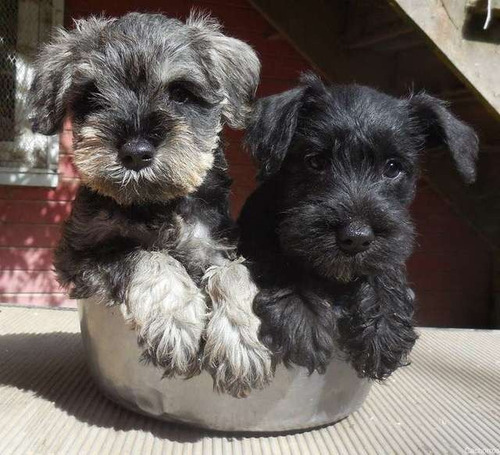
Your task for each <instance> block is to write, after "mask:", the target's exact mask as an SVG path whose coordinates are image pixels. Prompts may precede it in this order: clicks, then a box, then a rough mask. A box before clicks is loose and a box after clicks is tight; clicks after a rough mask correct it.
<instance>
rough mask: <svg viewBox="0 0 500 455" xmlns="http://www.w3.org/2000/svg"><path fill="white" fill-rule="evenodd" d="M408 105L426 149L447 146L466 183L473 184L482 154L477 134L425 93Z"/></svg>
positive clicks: (411, 99) (414, 98)
mask: <svg viewBox="0 0 500 455" xmlns="http://www.w3.org/2000/svg"><path fill="white" fill-rule="evenodd" d="M409 103H410V108H411V110H412V111H413V115H414V116H415V118H416V119H417V122H418V124H419V129H420V130H421V132H423V134H424V136H425V144H426V146H429V147H433V146H438V145H446V146H447V147H448V149H449V150H450V152H451V155H452V157H453V160H454V161H455V165H456V166H457V169H458V171H459V172H460V174H461V175H462V177H463V178H464V180H465V181H466V182H467V183H473V182H474V181H475V179H476V160H477V156H478V153H479V140H478V137H477V135H476V133H475V131H474V130H473V129H472V128H471V127H470V126H469V125H467V124H466V123H464V122H462V121H460V120H459V119H457V118H456V117H455V116H454V115H453V114H452V113H451V112H450V111H449V110H448V109H447V107H446V106H447V105H446V103H445V102H444V101H442V100H439V99H437V98H434V97H433V96H430V95H428V94H426V93H419V94H418V95H414V96H412V97H411V98H410V100H409Z"/></svg>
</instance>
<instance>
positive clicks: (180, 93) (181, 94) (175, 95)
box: [170, 85, 194, 104]
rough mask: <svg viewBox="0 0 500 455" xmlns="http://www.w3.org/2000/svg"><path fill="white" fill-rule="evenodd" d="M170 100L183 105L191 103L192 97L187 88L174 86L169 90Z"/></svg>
mask: <svg viewBox="0 0 500 455" xmlns="http://www.w3.org/2000/svg"><path fill="white" fill-rule="evenodd" d="M170 99H171V100H172V101H174V102H176V103H179V104H184V103H189V102H191V101H193V99H194V95H193V94H192V93H191V92H190V91H189V90H188V89H187V88H185V87H182V86H180V85H175V86H174V87H172V88H171V89H170Z"/></svg>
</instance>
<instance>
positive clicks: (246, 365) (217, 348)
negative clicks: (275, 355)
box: [204, 314, 273, 398]
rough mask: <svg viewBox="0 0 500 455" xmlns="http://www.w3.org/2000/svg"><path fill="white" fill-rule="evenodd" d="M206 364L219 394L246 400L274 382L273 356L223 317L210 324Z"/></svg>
mask: <svg viewBox="0 0 500 455" xmlns="http://www.w3.org/2000/svg"><path fill="white" fill-rule="evenodd" d="M204 364H205V365H206V368H207V370H208V371H209V372H210V374H211V375H212V377H213V379H214V389H215V390H216V391H217V392H223V393H228V394H230V395H232V396H234V397H236V398H243V397H246V396H248V395H249V394H250V392H251V391H252V390H253V389H262V388H264V387H265V386H266V385H267V384H269V382H270V381H271V379H272V376H273V372H272V365H271V354H270V352H269V351H268V350H267V349H266V348H265V346H263V345H262V344H261V343H260V342H259V340H258V339H257V338H256V337H253V336H252V335H251V334H250V333H248V332H247V331H246V330H245V329H244V328H243V329H242V327H241V326H240V325H238V324H236V325H235V324H233V323H232V322H231V321H230V320H228V318H226V317H225V316H224V315H222V314H214V316H213V317H212V319H211V320H210V322H209V323H208V327H207V333H206V344H205V357H204Z"/></svg>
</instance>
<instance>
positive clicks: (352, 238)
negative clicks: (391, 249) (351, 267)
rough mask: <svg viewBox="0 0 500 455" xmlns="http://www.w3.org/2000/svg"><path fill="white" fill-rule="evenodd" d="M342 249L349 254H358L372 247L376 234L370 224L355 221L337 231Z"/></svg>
mask: <svg viewBox="0 0 500 455" xmlns="http://www.w3.org/2000/svg"><path fill="white" fill-rule="evenodd" d="M337 239H338V244H339V246H340V249H341V250H342V251H343V252H344V253H347V254H353V255H354V254H357V253H361V252H362V251H366V250H367V249H368V248H370V245H371V243H372V242H373V241H374V240H375V234H374V233H373V229H372V228H371V227H370V225H369V224H367V223H363V222H359V221H353V222H352V223H349V224H347V225H345V226H343V227H341V228H340V229H339V230H338V231H337Z"/></svg>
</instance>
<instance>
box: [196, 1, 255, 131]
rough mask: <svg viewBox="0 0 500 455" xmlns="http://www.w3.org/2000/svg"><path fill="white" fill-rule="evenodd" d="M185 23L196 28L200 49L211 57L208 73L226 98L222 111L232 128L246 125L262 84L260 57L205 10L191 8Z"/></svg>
mask: <svg viewBox="0 0 500 455" xmlns="http://www.w3.org/2000/svg"><path fill="white" fill-rule="evenodd" d="M186 24H187V25H189V26H191V27H193V28H194V30H195V31H196V35H197V38H198V39H197V41H198V43H203V44H205V45H204V46H202V47H200V52H202V53H205V54H206V57H208V58H209V60H210V67H209V68H208V73H209V77H212V78H214V79H215V81H216V82H217V84H218V85H219V87H220V89H221V91H222V94H223V96H224V98H225V101H224V106H223V109H222V115H223V116H224V118H225V120H226V121H227V123H228V124H229V126H231V127H232V128H244V127H245V125H246V122H247V120H248V115H249V113H250V105H251V103H252V102H253V100H254V97H255V92H256V90H257V86H258V85H259V76H260V61H259V59H258V57H257V54H256V53H255V51H254V50H253V49H252V48H251V47H250V46H249V45H248V44H246V43H244V42H243V41H240V40H238V39H235V38H231V37H229V36H226V35H224V34H223V33H222V32H221V31H220V30H221V27H220V24H219V23H218V22H217V21H216V20H215V19H213V18H211V17H209V16H208V15H206V14H203V13H199V12H197V11H192V12H191V15H190V17H189V18H188V19H187V21H186Z"/></svg>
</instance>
